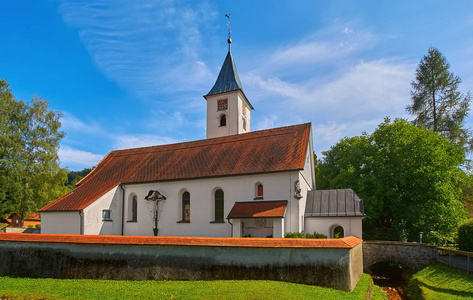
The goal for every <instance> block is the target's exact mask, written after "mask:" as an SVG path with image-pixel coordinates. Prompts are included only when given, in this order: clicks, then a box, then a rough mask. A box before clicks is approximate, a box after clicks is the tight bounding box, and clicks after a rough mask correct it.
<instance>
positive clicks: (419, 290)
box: [409, 264, 473, 300]
mask: <svg viewBox="0 0 473 300" xmlns="http://www.w3.org/2000/svg"><path fill="white" fill-rule="evenodd" d="M409 291H410V292H411V293H412V295H413V299H452V300H453V299H473V275H467V274H466V273H462V272H459V271H456V270H452V269H449V268H447V267H445V266H443V265H440V264H434V265H430V266H428V267H427V268H425V269H422V270H420V271H419V272H417V273H416V274H414V276H413V277H412V279H411V282H410V285H409Z"/></svg>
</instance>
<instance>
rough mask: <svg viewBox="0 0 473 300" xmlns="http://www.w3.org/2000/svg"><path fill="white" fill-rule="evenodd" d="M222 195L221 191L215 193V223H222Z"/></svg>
mask: <svg viewBox="0 0 473 300" xmlns="http://www.w3.org/2000/svg"><path fill="white" fill-rule="evenodd" d="M223 208H224V194H223V191H222V190H221V189H218V190H216V191H215V221H223Z"/></svg>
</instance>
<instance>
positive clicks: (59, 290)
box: [0, 274, 383, 299]
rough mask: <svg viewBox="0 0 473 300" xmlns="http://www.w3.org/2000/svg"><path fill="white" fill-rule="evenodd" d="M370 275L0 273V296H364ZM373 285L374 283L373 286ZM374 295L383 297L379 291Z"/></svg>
mask: <svg viewBox="0 0 473 300" xmlns="http://www.w3.org/2000/svg"><path fill="white" fill-rule="evenodd" d="M370 282H371V277H370V276H369V275H367V274H363V276H362V277H361V279H360V281H359V282H358V285H357V287H356V289H355V290H354V291H353V292H351V293H348V292H343V291H338V290H333V289H328V288H321V287H316V286H309V285H303V284H295V283H287V282H277V281H246V280H240V281H223V280H222V281H115V280H87V279H77V280H73V279H32V278H11V277H0V299H2V297H3V298H6V299H223V298H225V299H366V294H367V291H368V288H369V286H370ZM375 288H377V287H375ZM377 291H378V290H377V289H375V293H374V295H377V299H383V298H382V295H380V294H379V293H377Z"/></svg>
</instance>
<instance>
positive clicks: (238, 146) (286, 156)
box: [40, 123, 311, 212]
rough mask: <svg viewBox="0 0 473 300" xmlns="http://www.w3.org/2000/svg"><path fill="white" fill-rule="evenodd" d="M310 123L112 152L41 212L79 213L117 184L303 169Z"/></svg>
mask: <svg viewBox="0 0 473 300" xmlns="http://www.w3.org/2000/svg"><path fill="white" fill-rule="evenodd" d="M310 131H311V129H310V123H306V124H301V125H295V126H288V127H280V128H274V129H268V130H261V131H254V132H250V133H245V134H237V135H231V136H224V137H219V138H213V139H206V140H199V141H194V142H186V143H178V144H170V145H162V146H152V147H144V148H134V149H126V150H117V151H112V152H110V153H109V154H107V156H106V157H105V158H104V159H103V160H102V161H101V162H100V163H99V164H98V165H97V166H96V167H95V168H94V169H93V170H92V171H91V172H90V173H89V174H88V175H87V176H86V177H84V178H83V179H82V180H81V181H80V182H79V184H78V186H77V188H76V189H74V190H73V191H71V192H70V193H68V194H66V195H64V196H63V197H61V198H59V199H57V200H56V201H54V202H52V203H50V204H48V205H46V206H45V207H43V208H42V209H41V210H40V212H51V211H80V210H82V209H84V208H86V207H87V206H88V205H90V204H91V203H93V202H94V201H95V200H97V199H99V198H100V197H101V196H103V195H104V194H105V193H107V192H108V191H110V190H111V189H113V188H115V187H117V186H118V185H119V184H138V183H147V182H163V181H176V180H191V179H200V178H213V177H223V176H239V175H248V174H263V173H274V172H284V171H295V170H302V169H303V168H304V162H305V158H306V155H307V153H306V152H307V149H308V147H307V145H308V143H309V135H310Z"/></svg>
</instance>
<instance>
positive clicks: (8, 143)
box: [0, 80, 68, 218]
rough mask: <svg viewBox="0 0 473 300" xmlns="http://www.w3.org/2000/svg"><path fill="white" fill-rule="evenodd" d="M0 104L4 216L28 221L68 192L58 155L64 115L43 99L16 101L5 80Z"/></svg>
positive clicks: (1, 84)
mask: <svg viewBox="0 0 473 300" xmlns="http://www.w3.org/2000/svg"><path fill="white" fill-rule="evenodd" d="M0 101H1V102H0V118H1V119H0V120H1V122H0V139H1V140H0V203H1V204H0V205H1V206H0V209H1V211H0V213H1V214H5V213H12V212H17V213H19V215H20V217H22V218H24V217H26V216H27V215H28V214H29V213H31V212H34V211H36V210H38V209H39V208H41V207H42V206H43V205H45V204H47V203H49V202H50V201H52V200H54V199H55V198H57V197H58V196H60V195H61V194H63V193H65V192H66V191H67V190H68V189H67V187H65V185H64V183H65V182H67V170H65V169H61V168H60V167H59V162H58V154H57V152H58V148H59V141H60V140H61V138H62V137H63V136H64V133H63V132H61V131H60V127H61V123H60V121H59V118H60V116H61V114H60V113H59V112H57V111H53V110H49V108H48V102H47V101H45V100H43V99H41V98H39V97H33V99H32V101H31V103H27V102H24V101H18V100H16V99H15V97H14V96H13V93H12V91H11V89H10V87H9V84H8V83H7V82H6V81H5V80H0Z"/></svg>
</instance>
